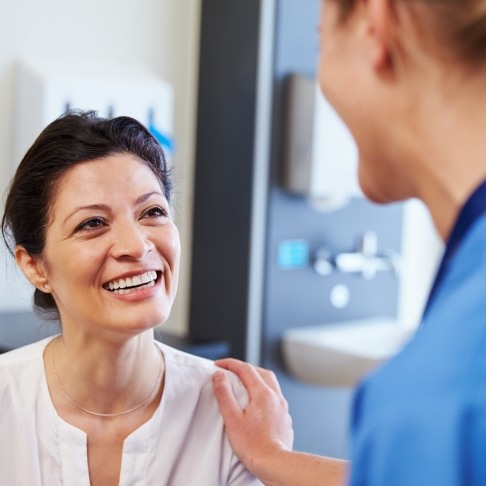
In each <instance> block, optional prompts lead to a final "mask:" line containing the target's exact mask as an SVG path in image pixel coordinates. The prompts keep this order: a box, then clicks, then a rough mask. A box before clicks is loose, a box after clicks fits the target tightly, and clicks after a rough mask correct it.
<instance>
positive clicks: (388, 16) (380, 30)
mask: <svg viewBox="0 0 486 486" xmlns="http://www.w3.org/2000/svg"><path fill="white" fill-rule="evenodd" d="M361 3H362V7H363V8H364V10H365V15H366V18H367V33H366V34H367V36H368V40H369V41H370V44H369V45H370V46H371V47H370V49H371V50H370V56H371V62H372V64H373V67H374V68H375V69H378V70H386V69H388V68H390V67H391V66H392V46H393V37H392V29H393V27H392V25H393V22H394V21H395V18H394V16H393V7H392V5H391V2H390V0H361Z"/></svg>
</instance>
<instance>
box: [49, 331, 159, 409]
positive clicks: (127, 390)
mask: <svg viewBox="0 0 486 486" xmlns="http://www.w3.org/2000/svg"><path fill="white" fill-rule="evenodd" d="M45 364H46V369H49V368H50V370H49V371H50V372H51V374H52V376H53V377H54V378H55V382H57V385H58V391H59V388H60V391H61V395H64V396H65V398H66V405H69V403H68V402H71V405H73V406H76V407H77V408H79V409H80V410H82V409H86V410H89V411H92V412H95V413H94V414H93V415H96V414H97V413H98V414H118V413H120V412H126V411H127V410H131V409H132V408H133V407H137V406H139V404H144V403H145V400H146V399H147V396H149V395H154V396H155V395H156V390H158V388H159V385H160V384H161V382H162V378H163V372H164V363H163V358H162V355H161V352H160V350H159V349H158V348H157V347H156V346H155V345H154V340H153V333H152V332H147V333H144V334H142V335H140V336H136V337H132V338H130V339H128V340H127V341H125V342H123V343H116V344H115V343H113V342H112V341H106V340H101V339H99V338H93V337H90V338H87V337H86V336H78V335H76V336H73V335H71V334H69V333H67V332H66V333H65V334H64V335H63V336H61V337H59V338H57V339H56V340H55V341H54V342H52V343H51V345H50V349H49V350H46V356H45ZM154 384H155V386H154ZM146 401H147V402H148V401H149V400H146Z"/></svg>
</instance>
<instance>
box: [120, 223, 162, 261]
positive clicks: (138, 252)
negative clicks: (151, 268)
mask: <svg viewBox="0 0 486 486" xmlns="http://www.w3.org/2000/svg"><path fill="white" fill-rule="evenodd" d="M113 236H114V241H113V245H112V248H111V254H112V256H113V257H114V258H123V257H127V258H133V259H136V260H141V259H143V258H144V257H145V255H146V254H147V253H149V252H150V251H151V250H153V249H154V244H153V242H152V241H151V240H150V238H149V237H148V235H147V234H146V232H144V231H143V228H140V226H139V225H137V224H120V225H118V226H117V228H116V231H115V232H114V234H113Z"/></svg>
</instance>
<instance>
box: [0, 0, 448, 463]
mask: <svg viewBox="0 0 486 486" xmlns="http://www.w3.org/2000/svg"><path fill="white" fill-rule="evenodd" d="M319 4H320V2H319V0H244V1H243V0H139V1H138V2H136V3H135V2H131V1H130V2H129V1H127V0H117V1H116V2H115V1H114V0H102V1H99V0H98V1H96V2H95V1H94V0H86V1H84V2H77V3H75V2H66V1H61V0H41V1H34V0H22V1H21V2H10V1H8V0H0V106H1V110H0V190H1V193H2V195H4V194H5V192H6V189H7V186H8V182H9V180H10V179H11V177H12V176H13V174H14V171H15V168H16V165H17V164H18V162H19V161H20V159H21V157H22V155H23V153H25V150H26V149H27V148H28V147H29V145H30V144H31V143H32V142H33V140H34V139H35V137H36V136H37V135H38V134H39V133H40V131H41V130H42V128H43V127H44V126H45V125H46V124H47V123H49V122H50V121H52V120H53V119H54V118H56V117H57V116H59V115H61V114H62V113H63V112H64V111H65V110H66V109H68V108H82V109H94V110H97V111H98V112H99V113H100V114H101V115H103V116H107V117H111V116H117V115H131V116H135V117H137V118H139V119H140V121H142V123H144V124H146V125H147V127H148V128H149V129H150V130H151V131H152V133H153V134H154V136H156V137H157V138H158V140H159V141H160V143H161V144H162V145H163V146H164V148H165V149H166V151H167V154H168V156H169V158H170V160H171V163H172V164H173V167H174V175H175V184H176V191H175V199H176V200H175V208H176V209H175V219H176V222H177V225H178V227H179V230H180V233H181V240H182V248H183V251H182V264H181V277H180V287H179V293H178V296H177V299H176V302H175V305H174V309H173V312H172V315H171V317H170V319H169V321H168V322H167V323H165V324H164V325H163V326H162V329H161V335H160V337H159V338H160V339H162V340H165V341H166V342H167V343H169V344H172V345H174V346H176V347H179V348H181V349H184V350H186V351H188V352H192V353H195V354H199V355H201V356H206V357H209V358H218V357H222V356H226V355H231V356H235V357H238V358H241V359H245V360H248V361H251V362H253V363H255V364H260V365H263V366H265V367H268V368H271V369H273V370H274V371H275V372H276V373H277V375H278V378H279V380H280V382H281V385H282V389H283V391H284V394H285V395H286V396H287V398H288V401H289V404H290V408H291V413H292V415H293V418H294V427H295V431H296V442H295V446H296V448H297V449H300V450H305V451H308V452H314V453H321V454H329V455H333V456H337V457H343V458H345V457H347V455H348V448H347V444H348V442H347V429H348V414H349V405H350V401H351V398H352V394H353V390H354V389H355V385H356V383H357V382H358V381H359V380H360V379H361V378H362V377H363V376H364V375H366V373H368V372H370V371H371V370H372V369H373V368H375V367H376V366H380V365H381V363H383V362H384V361H386V360H387V359H388V358H390V357H391V356H393V354H395V353H396V352H399V351H400V349H401V347H402V346H403V345H404V344H405V343H406V341H407V339H409V338H410V337H411V336H412V335H413V333H414V332H415V330H416V328H417V325H418V323H419V319H420V314H421V311H422V308H423V305H424V299H425V297H426V295H427V291H428V289H429V286H430V284H431V279H432V277H433V274H434V271H435V268H436V265H437V261H438V259H439V257H440V254H441V252H442V246H441V244H440V243H439V241H438V238H437V236H436V234H435V232H434V230H433V229H432V226H431V222H430V220H429V217H428V215H427V214H426V213H425V211H424V209H423V207H422V206H421V204H420V203H419V202H417V201H411V202H408V203H406V204H393V205H389V206H386V207H380V206H377V205H374V204H371V203H370V202H368V201H366V200H365V199H364V198H363V197H362V196H361V194H360V191H359V188H358V186H357V182H356V174H355V169H356V163H357V154H356V148H355V147H354V142H353V141H352V139H351V137H350V136H349V134H348V133H347V131H346V129H345V127H344V126H343V125H342V123H341V122H340V120H339V118H338V117H337V116H336V115H335V113H334V112H333V110H332V108H331V107H330V106H329V105H327V103H326V101H325V100H324V98H322V97H321V96H320V95H319V93H318V91H317V89H316V83H315V68H316V58H317V52H318V50H317V23H318V15H319ZM357 82H359V80H357ZM377 116H379V114H377ZM391 122H392V121H391ZM0 265H1V266H0V271H1V272H2V275H1V278H0V350H2V351H6V350H9V349H13V348H15V347H18V346H20V345H23V344H27V343H29V342H33V341H35V340H38V339H40V338H41V337H43V336H45V335H47V334H50V333H53V332H57V328H56V327H55V326H51V325H48V324H45V323H43V322H41V321H40V320H39V319H37V318H36V317H35V316H34V315H33V313H32V312H31V295H32V290H31V289H30V288H29V286H28V284H27V283H26V281H25V279H24V278H23V276H21V275H20V274H19V272H18V271H17V270H16V268H15V263H14V261H13V259H12V257H11V256H10V255H9V254H8V252H7V250H6V247H5V245H4V244H3V242H2V243H1V247H0ZM410 399H411V400H413V397H410Z"/></svg>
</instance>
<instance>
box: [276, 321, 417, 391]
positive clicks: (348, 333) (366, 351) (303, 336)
mask: <svg viewBox="0 0 486 486" xmlns="http://www.w3.org/2000/svg"><path fill="white" fill-rule="evenodd" d="M415 330H416V329H415V328H410V327H404V326H403V325H400V324H399V323H398V322H397V321H396V320H394V319H390V318H372V319H361V320H356V321H347V322H342V323H336V324H326V325H322V326H311V327H301V328H293V329H289V330H287V331H286V332H285V333H284V336H283V339H282V351H283V357H284V361H285V364H286V366H287V369H288V370H289V371H290V373H291V374H292V375H293V376H294V377H296V378H298V379H300V380H302V381H305V382H307V383H311V384H314V385H325V386H347V387H350V386H354V385H356V384H357V382H359V381H360V379H361V378H362V377H363V376H364V375H365V374H367V373H369V372H370V371H372V370H373V369H374V368H375V367H376V366H378V365H379V364H381V363H383V362H384V361H386V360H387V359H389V358H391V357H392V356H393V355H394V354H396V353H397V352H399V351H400V350H401V349H402V348H403V346H404V345H405V344H406V343H407V342H408V340H409V339H410V338H411V337H412V336H413V334H414V333H415Z"/></svg>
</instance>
